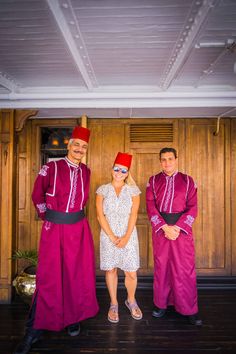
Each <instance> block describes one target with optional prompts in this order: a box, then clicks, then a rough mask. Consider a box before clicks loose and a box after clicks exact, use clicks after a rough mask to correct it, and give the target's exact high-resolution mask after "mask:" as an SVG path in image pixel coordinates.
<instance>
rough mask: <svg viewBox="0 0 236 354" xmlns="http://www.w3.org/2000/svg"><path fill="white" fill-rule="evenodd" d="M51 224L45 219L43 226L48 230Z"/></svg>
mask: <svg viewBox="0 0 236 354" xmlns="http://www.w3.org/2000/svg"><path fill="white" fill-rule="evenodd" d="M51 224H52V223H51V221H45V224H44V228H45V230H46V231H48V230H50V228H51Z"/></svg>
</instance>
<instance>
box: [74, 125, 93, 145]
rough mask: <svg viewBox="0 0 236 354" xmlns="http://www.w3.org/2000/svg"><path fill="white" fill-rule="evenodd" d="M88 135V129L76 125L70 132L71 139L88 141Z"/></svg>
mask: <svg viewBox="0 0 236 354" xmlns="http://www.w3.org/2000/svg"><path fill="white" fill-rule="evenodd" d="M89 135H90V130H89V129H87V128H84V127H80V126H77V127H75V128H74V130H73V132H72V137H71V139H81V140H83V141H86V143H88V142H89Z"/></svg>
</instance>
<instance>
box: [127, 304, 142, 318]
mask: <svg viewBox="0 0 236 354" xmlns="http://www.w3.org/2000/svg"><path fill="white" fill-rule="evenodd" d="M125 305H126V306H127V307H128V309H129V310H130V314H131V316H132V317H133V318H134V319H135V320H141V319H142V318H143V314H142V311H141V310H140V308H139V307H138V304H137V302H136V301H135V302H133V303H132V304H130V303H129V302H128V300H125ZM137 309H139V310H140V312H141V314H140V315H135V314H134V313H133V311H134V310H137Z"/></svg>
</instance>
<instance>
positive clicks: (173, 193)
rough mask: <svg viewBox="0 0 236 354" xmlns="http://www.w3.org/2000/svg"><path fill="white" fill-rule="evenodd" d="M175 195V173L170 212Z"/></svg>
mask: <svg viewBox="0 0 236 354" xmlns="http://www.w3.org/2000/svg"><path fill="white" fill-rule="evenodd" d="M174 195H175V175H173V179H172V197H171V201H170V213H172V205H173V200H174Z"/></svg>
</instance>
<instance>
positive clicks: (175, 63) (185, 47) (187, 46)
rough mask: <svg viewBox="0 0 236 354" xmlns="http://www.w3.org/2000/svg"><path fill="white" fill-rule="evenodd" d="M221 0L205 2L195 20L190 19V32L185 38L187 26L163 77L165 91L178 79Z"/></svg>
mask: <svg viewBox="0 0 236 354" xmlns="http://www.w3.org/2000/svg"><path fill="white" fill-rule="evenodd" d="M218 1H219V0H204V1H203V4H202V6H201V7H200V8H199V11H198V12H197V14H196V16H195V18H194V19H193V17H192V18H191V17H190V18H189V21H190V20H191V22H192V26H191V27H190V29H189V30H188V34H187V35H186V37H184V32H186V28H187V27H189V26H185V28H184V30H183V33H182V36H181V38H180V43H181V42H182V45H181V44H180V43H178V45H177V48H176V52H175V53H173V57H172V58H170V60H169V63H168V65H167V68H168V67H169V69H167V70H166V73H165V76H164V77H163V80H162V83H161V87H162V88H163V89H164V90H167V89H168V88H169V86H170V85H171V83H172V81H173V80H174V79H175V78H176V77H177V75H178V73H179V72H180V70H181V69H182V67H183V65H184V63H185V61H186V60H187V57H188V55H189V52H190V51H191V50H192V48H193V42H194V40H195V38H196V37H197V35H198V33H199V31H200V29H201V27H202V25H203V23H204V22H205V21H206V20H207V18H208V16H209V13H210V11H211V9H212V8H213V7H214V6H215V5H216V3H217V2H218Z"/></svg>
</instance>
